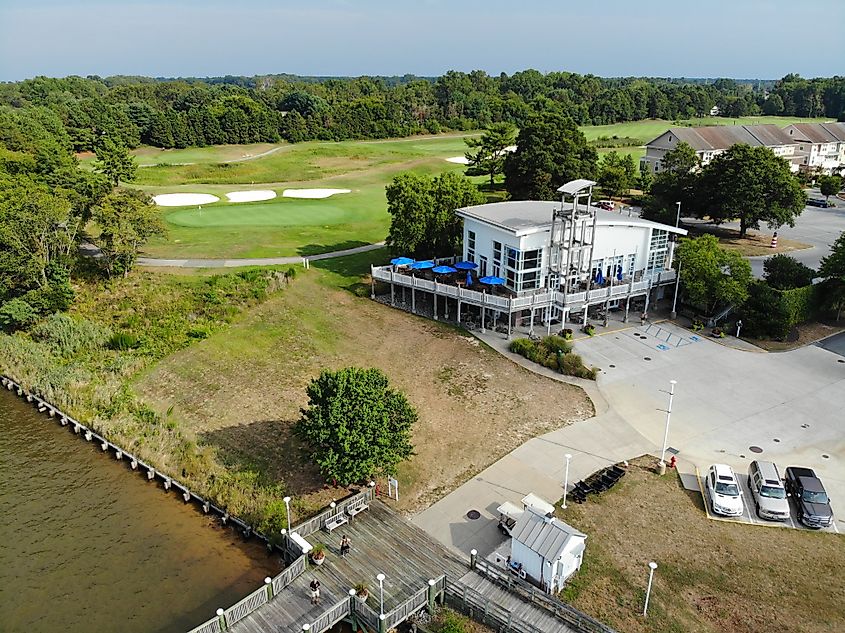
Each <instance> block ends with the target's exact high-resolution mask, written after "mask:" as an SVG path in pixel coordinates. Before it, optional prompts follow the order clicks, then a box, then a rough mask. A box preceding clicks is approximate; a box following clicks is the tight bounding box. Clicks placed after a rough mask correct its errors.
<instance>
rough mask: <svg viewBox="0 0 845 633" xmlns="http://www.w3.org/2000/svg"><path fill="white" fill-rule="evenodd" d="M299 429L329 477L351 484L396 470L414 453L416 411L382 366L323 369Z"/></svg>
mask: <svg viewBox="0 0 845 633" xmlns="http://www.w3.org/2000/svg"><path fill="white" fill-rule="evenodd" d="M306 392H307V394H308V407H307V408H305V409H302V417H301V418H300V419H299V421H298V422H297V423H296V427H295V430H296V433H297V435H298V436H299V437H300V438H302V440H303V441H305V442H306V443H307V444H308V449H309V451H310V452H311V456H312V459H313V460H314V462H315V463H316V464H317V466H318V467H319V468H320V472H321V473H322V474H323V476H324V477H325V478H326V479H327V480H331V481H337V482H339V483H341V484H343V485H348V484H350V483H353V482H355V481H361V480H364V479H368V478H370V477H372V476H373V475H376V474H382V475H385V474H389V475H393V474H395V473H396V466H397V465H398V464H399V462H401V461H404V460H406V459H408V458H409V457H410V456H411V455H413V454H414V447H413V445H412V444H411V428H412V427H413V425H414V423H415V422H416V421H417V412H416V410H414V408H413V407H412V406H411V405H410V403H409V402H408V400H407V399H406V398H405V396H404V394H402V393H400V392H398V391H395V390H393V389H391V388H390V386H389V385H388V380H387V376H385V375H384V373H382V372H381V371H380V370H378V369H360V368H358V367H347V368H345V369H341V370H339V371H323V372H322V373H321V374H320V376H319V378H316V379H314V380H312V381H311V384H310V385H308V388H307V390H306Z"/></svg>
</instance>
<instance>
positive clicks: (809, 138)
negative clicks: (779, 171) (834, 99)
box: [784, 123, 845, 174]
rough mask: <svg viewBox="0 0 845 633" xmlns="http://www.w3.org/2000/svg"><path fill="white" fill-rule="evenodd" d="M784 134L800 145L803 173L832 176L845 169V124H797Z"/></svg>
mask: <svg viewBox="0 0 845 633" xmlns="http://www.w3.org/2000/svg"><path fill="white" fill-rule="evenodd" d="M784 132H786V134H788V135H789V137H790V138H792V139H793V140H794V141H795V142H796V143H797V144H798V151H799V152H800V154H801V157H802V161H801V165H800V167H801V169H802V170H803V171H814V172H815V171H818V172H821V173H824V174H832V173H840V172H842V171H843V169H845V123H795V124H793V125H787V126H786V128H784Z"/></svg>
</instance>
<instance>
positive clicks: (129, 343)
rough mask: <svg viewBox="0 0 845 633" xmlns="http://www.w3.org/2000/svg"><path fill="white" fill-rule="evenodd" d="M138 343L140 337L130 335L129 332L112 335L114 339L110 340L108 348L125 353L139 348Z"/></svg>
mask: <svg viewBox="0 0 845 633" xmlns="http://www.w3.org/2000/svg"><path fill="white" fill-rule="evenodd" d="M138 343H139V340H138V337H137V336H135V335H134V334H129V333H128V332H116V333H114V334H112V337H111V338H110V339H109V343H108V346H109V349H113V350H116V351H120V352H125V351H127V350H130V349H133V348H135V347H138Z"/></svg>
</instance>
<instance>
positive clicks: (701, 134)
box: [640, 123, 803, 173]
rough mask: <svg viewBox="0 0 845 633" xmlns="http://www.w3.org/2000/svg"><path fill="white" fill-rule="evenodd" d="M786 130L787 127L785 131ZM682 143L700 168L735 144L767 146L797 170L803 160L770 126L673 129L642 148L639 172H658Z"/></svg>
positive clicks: (783, 132) (791, 142)
mask: <svg viewBox="0 0 845 633" xmlns="http://www.w3.org/2000/svg"><path fill="white" fill-rule="evenodd" d="M788 129H789V128H787V130H788ZM679 143H686V144H687V145H689V146H690V147H692V148H693V149H694V150H695V153H696V154H697V155H698V158H699V160H700V161H701V164H702V165H706V164H707V163H709V162H710V161H711V160H713V158H714V157H716V156H718V155H719V154H721V153H723V152H725V151H726V150H727V149H728V148H730V147H731V146H733V145H736V144H737V143H744V144H745V145H751V146H752V147H759V146H763V147H768V148H769V149H770V150H772V151H773V152H774V154H775V155H776V156H780V157H781V158H784V159H786V160H788V161H789V163H790V168H791V169H792V171H798V168H799V165H800V164H801V162H802V160H803V155H802V153H801V150H800V149H799V148H800V144H799V143H798V142H796V140H795V138H793V137H792V136H791V135H790V134H788V133H787V131H786V130H782V129H781V128H779V127H778V126H777V125H773V124H771V123H769V124H765V125H711V126H707V127H673V128H670V129H669V130H667V131H666V132H664V133H663V134H661V135H660V136H658V137H657V138H656V139H654V140H653V141H651V142H650V143H648V144H647V145H646V153H645V156H643V157H642V158H641V159H640V171H651V173H658V172H660V170H661V169H662V165H661V162H660V161H661V160H662V159H663V156H665V155H666V152H669V151H671V150H673V149H675V148H676V147H677V146H678V144H679Z"/></svg>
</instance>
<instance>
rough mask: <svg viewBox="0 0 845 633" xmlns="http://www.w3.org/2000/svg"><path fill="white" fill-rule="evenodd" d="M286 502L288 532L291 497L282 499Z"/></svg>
mask: <svg viewBox="0 0 845 633" xmlns="http://www.w3.org/2000/svg"><path fill="white" fill-rule="evenodd" d="M282 501H284V502H285V515H286V516H287V518H288V532H290V497H285V498H284V499H282Z"/></svg>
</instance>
